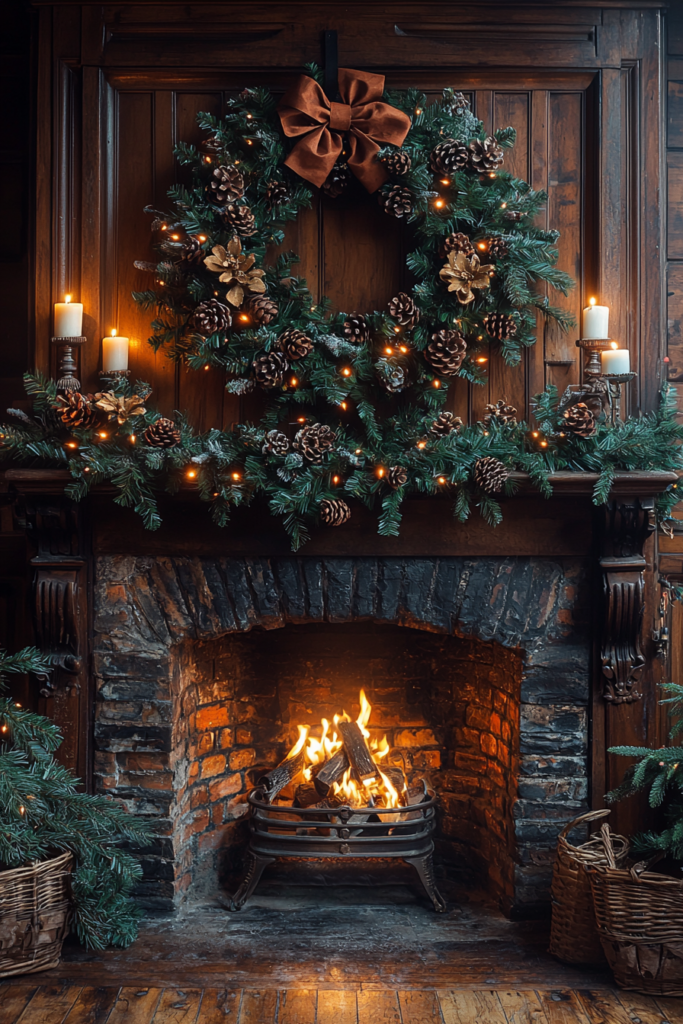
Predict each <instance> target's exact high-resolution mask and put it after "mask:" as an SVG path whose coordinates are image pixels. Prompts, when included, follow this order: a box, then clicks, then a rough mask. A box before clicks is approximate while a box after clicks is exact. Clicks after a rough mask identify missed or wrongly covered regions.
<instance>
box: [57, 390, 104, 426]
mask: <svg viewBox="0 0 683 1024" xmlns="http://www.w3.org/2000/svg"><path fill="white" fill-rule="evenodd" d="M57 401H58V402H59V406H58V407H57V412H58V414H59V418H60V420H61V421H62V423H63V424H64V426H65V427H69V428H70V429H72V430H73V429H74V428H76V427H81V428H82V429H83V430H87V428H88V427H92V426H93V424H94V423H95V422H96V421H97V409H95V407H94V405H93V404H92V403H93V395H82V394H81V393H80V391H67V392H66V394H65V395H57Z"/></svg>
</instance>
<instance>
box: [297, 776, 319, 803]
mask: <svg viewBox="0 0 683 1024" xmlns="http://www.w3.org/2000/svg"><path fill="white" fill-rule="evenodd" d="M319 802H320V793H319V792H318V790H317V789H316V788H315V786H314V785H313V783H312V782H302V783H300V784H299V785H298V786H297V787H296V793H295V794H294V806H295V807H313V806H314V805H315V804H317V803H319Z"/></svg>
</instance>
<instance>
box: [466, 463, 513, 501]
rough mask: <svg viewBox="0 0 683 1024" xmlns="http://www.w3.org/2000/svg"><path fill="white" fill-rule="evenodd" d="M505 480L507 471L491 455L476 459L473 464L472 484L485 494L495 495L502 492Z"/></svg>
mask: <svg viewBox="0 0 683 1024" xmlns="http://www.w3.org/2000/svg"><path fill="white" fill-rule="evenodd" d="M507 478H508V471H507V469H506V468H505V466H504V465H503V463H502V462H500V461H499V460H498V459H494V458H493V456H491V455H485V456H484V458H483V459H477V461H476V462H475V464H474V482H475V483H476V484H477V485H478V486H479V487H481V489H482V491H486V493H487V494H497V493H498V492H499V491H502V489H503V485H504V483H505V481H506V480H507Z"/></svg>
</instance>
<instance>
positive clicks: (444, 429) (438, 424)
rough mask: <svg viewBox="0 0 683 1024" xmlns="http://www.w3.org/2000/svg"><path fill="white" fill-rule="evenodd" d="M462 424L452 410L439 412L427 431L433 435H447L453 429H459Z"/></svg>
mask: <svg viewBox="0 0 683 1024" xmlns="http://www.w3.org/2000/svg"><path fill="white" fill-rule="evenodd" d="M462 425H463V422H462V420H461V419H460V417H459V416H455V415H454V414H453V413H452V412H440V413H439V415H438V416H437V417H436V419H435V420H434V422H433V423H432V425H431V427H430V428H429V433H430V434H432V435H433V436H434V437H447V436H448V434H452V433H453V431H454V430H460V428H461V427H462Z"/></svg>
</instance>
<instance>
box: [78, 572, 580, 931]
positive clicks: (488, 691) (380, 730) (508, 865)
mask: <svg viewBox="0 0 683 1024" xmlns="http://www.w3.org/2000/svg"><path fill="white" fill-rule="evenodd" d="M588 589H589V588H588V580H587V563H585V562H583V561H582V560H576V559H543V558H536V557H519V558H514V557H513V558H495V557H478V558H472V559H468V558H466V557H452V558H427V557H412V558H411V557H406V558H388V557H387V558H383V557H377V558H372V557H356V558H337V557H331V558H315V557H310V556H309V557H306V556H302V557H277V558H271V559H267V558H187V557H178V558H170V557H161V556H160V557H124V556H118V555H109V556H100V557H99V558H98V559H97V564H96V583H95V610H94V634H95V635H94V645H93V652H94V655H93V656H94V669H95V675H96V679H97V703H96V726H95V737H96V744H97V752H96V760H95V767H96V778H97V784H98V787H99V789H100V790H101V791H102V792H106V793H109V794H111V795H115V796H117V797H118V798H120V799H121V800H123V801H124V802H125V803H126V805H127V806H128V807H129V808H130V809H131V810H133V811H134V812H135V813H138V814H143V815H147V816H149V817H151V818H154V819H156V820H157V822H158V826H159V829H160V832H161V833H163V834H161V835H160V837H159V839H158V840H157V841H156V842H155V843H154V844H153V846H151V847H150V848H149V850H147V851H146V852H145V854H144V857H143V866H144V870H145V880H144V883H143V884H142V887H141V896H142V898H143V899H144V901H145V902H146V904H147V906H148V907H150V908H155V909H159V910H169V909H171V908H173V907H177V906H178V905H179V904H180V903H181V902H182V901H183V900H185V899H188V898H191V897H198V896H205V895H208V894H211V893H214V894H215V892H216V890H217V888H218V887H226V886H227V887H228V888H229V887H230V886H231V885H232V886H233V888H234V885H235V879H236V878H238V877H239V875H240V873H243V872H244V870H245V868H246V866H247V865H246V858H245V854H246V851H247V844H248V835H249V832H248V828H247V823H246V815H247V813H248V810H249V803H248V797H249V793H250V792H251V791H252V790H253V789H254V786H255V785H256V782H257V780H258V779H259V778H260V777H261V776H263V774H264V772H267V771H268V770H270V769H272V768H273V767H274V766H275V765H277V764H278V763H279V761H281V760H282V758H283V757H284V756H285V755H286V753H287V751H288V749H289V748H290V747H291V745H292V743H293V742H294V741H295V739H296V736H297V728H296V726H297V724H308V725H312V724H313V723H318V722H319V721H320V719H321V717H323V716H327V717H329V716H331V715H332V714H333V713H334V712H335V711H337V710H341V709H342V708H344V709H345V710H346V711H347V712H348V713H349V715H350V716H351V717H352V718H355V716H356V714H357V713H358V694H359V690H360V689H361V687H362V688H364V689H365V691H366V693H367V695H368V698H369V700H370V702H371V704H372V706H373V711H372V716H371V719H370V721H369V724H368V728H369V730H370V731H371V732H372V733H373V734H375V733H376V734H378V735H379V734H382V735H383V734H386V735H387V739H388V742H389V745H390V746H391V748H392V749H393V750H397V751H400V752H401V753H402V756H403V758H404V763H405V765H406V775H407V777H408V782H409V784H410V785H411V786H416V785H420V784H426V785H427V786H428V787H429V788H430V789H431V790H433V791H434V793H435V794H436V795H437V797H438V799H437V801H436V803H435V806H436V808H437V813H436V819H435V824H436V832H435V844H436V851H435V859H436V870H437V873H439V874H446V875H447V874H448V873H450V872H453V871H461V870H467V871H468V872H469V873H470V875H471V876H472V877H473V878H474V877H475V876H478V878H479V879H480V880H481V881H483V882H484V883H485V884H486V886H487V887H488V888H489V890H490V891H491V892H492V893H493V894H494V895H495V896H497V897H498V899H499V900H500V902H501V904H502V906H503V907H504V909H505V910H506V911H508V912H510V913H515V914H532V913H535V912H536V911H537V910H538V908H539V907H541V906H542V905H543V904H544V903H545V902H546V901H547V898H548V887H549V876H550V864H551V858H552V851H553V846H554V841H555V838H556V835H557V832H558V830H559V828H560V827H561V825H562V823H563V822H564V821H566V820H567V819H568V818H571V817H573V816H574V815H575V814H576V813H577V812H579V811H580V810H582V809H584V808H585V807H586V806H587V804H586V800H587V778H588V736H587V711H588V700H589V663H590V652H591V643H590V637H589V632H588V618H589V615H588V597H587V595H588ZM352 859H353V858H349V862H350V860H352ZM278 868H279V864H276V865H274V866H273V867H272V868H269V869H268V870H269V871H276V870H278ZM304 868H305V865H303V866H302V869H304Z"/></svg>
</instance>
